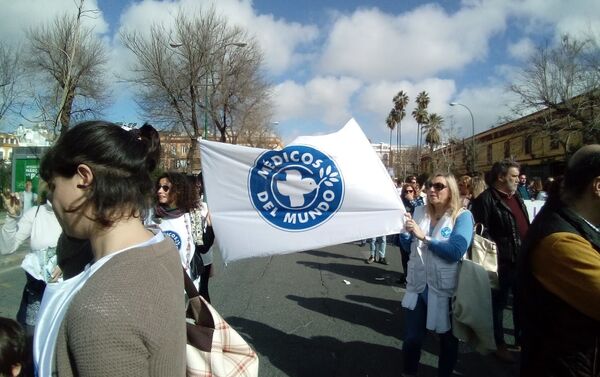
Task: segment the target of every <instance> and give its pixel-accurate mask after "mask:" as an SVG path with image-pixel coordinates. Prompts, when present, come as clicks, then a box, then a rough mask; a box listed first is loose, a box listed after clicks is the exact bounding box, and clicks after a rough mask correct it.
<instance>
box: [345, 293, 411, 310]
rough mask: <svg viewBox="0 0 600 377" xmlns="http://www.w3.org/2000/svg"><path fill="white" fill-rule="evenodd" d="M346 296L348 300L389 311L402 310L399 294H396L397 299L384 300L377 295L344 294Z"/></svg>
mask: <svg viewBox="0 0 600 377" xmlns="http://www.w3.org/2000/svg"><path fill="white" fill-rule="evenodd" d="M346 298H347V299H348V300H350V301H354V302H358V303H363V304H369V305H371V306H375V307H378V308H381V309H384V310H386V311H388V312H390V313H400V312H401V311H402V300H401V297H400V296H398V300H386V299H382V298H378V297H369V296H359V295H346Z"/></svg>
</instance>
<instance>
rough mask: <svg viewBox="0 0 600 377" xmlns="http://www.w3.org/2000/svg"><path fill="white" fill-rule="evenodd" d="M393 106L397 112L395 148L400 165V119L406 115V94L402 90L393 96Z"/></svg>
mask: <svg viewBox="0 0 600 377" xmlns="http://www.w3.org/2000/svg"><path fill="white" fill-rule="evenodd" d="M393 101H394V108H395V109H396V112H397V114H398V118H397V120H398V122H397V123H398V128H396V150H397V151H398V153H400V166H402V152H401V151H400V147H401V145H402V119H404V117H405V116H406V106H407V105H408V95H407V94H406V93H404V91H403V90H401V91H399V92H398V94H396V95H395V96H394V100H393Z"/></svg>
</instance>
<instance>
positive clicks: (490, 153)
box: [487, 144, 492, 164]
mask: <svg viewBox="0 0 600 377" xmlns="http://www.w3.org/2000/svg"><path fill="white" fill-rule="evenodd" d="M487 162H488V164H491V163H492V144H488V146H487Z"/></svg>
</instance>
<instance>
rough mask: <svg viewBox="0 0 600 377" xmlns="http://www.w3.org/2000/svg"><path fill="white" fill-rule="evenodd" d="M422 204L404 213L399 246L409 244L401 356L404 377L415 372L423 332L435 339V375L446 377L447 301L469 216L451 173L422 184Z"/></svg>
mask: <svg viewBox="0 0 600 377" xmlns="http://www.w3.org/2000/svg"><path fill="white" fill-rule="evenodd" d="M425 187H426V189H427V205H425V206H422V207H417V208H416V209H415V212H414V216H411V215H410V214H407V215H406V216H407V220H406V222H405V228H406V230H407V231H408V232H410V234H407V233H404V234H402V235H401V242H403V243H404V244H405V245H406V247H408V246H409V245H410V251H411V253H410V259H409V261H408V277H407V285H406V294H405V295H404V298H403V300H402V306H403V307H404V308H405V318H406V322H405V332H404V344H403V346H402V353H403V358H404V375H406V376H412V375H416V374H417V367H418V365H419V359H420V357H421V346H422V342H423V338H424V337H425V332H426V330H432V331H435V332H436V333H438V334H439V336H440V355H439V362H438V375H439V376H450V375H451V374H452V371H453V370H454V366H455V365H456V360H457V357H458V340H457V339H456V338H455V337H454V335H452V328H451V318H450V307H451V306H450V300H451V298H452V296H453V294H454V291H455V290H456V283H457V281H458V268H459V261H460V260H461V259H462V258H463V255H464V254H465V252H466V251H467V248H468V247H469V245H470V243H471V239H472V238H473V220H472V215H471V213H470V212H469V211H468V210H466V209H464V208H463V207H462V205H461V203H460V194H459V191H458V185H457V184H456V180H455V179H454V177H453V176H452V175H451V174H435V175H434V176H433V178H431V180H430V181H428V182H427V183H426V186H425Z"/></svg>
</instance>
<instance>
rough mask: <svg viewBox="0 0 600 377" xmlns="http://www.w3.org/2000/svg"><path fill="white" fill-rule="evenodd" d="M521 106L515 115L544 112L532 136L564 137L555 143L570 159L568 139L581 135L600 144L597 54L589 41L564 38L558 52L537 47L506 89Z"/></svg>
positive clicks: (599, 52) (594, 42)
mask: <svg viewBox="0 0 600 377" xmlns="http://www.w3.org/2000/svg"><path fill="white" fill-rule="evenodd" d="M510 89H511V91H513V92H514V93H516V94H517V95H518V96H519V98H520V100H521V102H520V104H519V105H517V106H516V107H515V108H514V110H515V112H517V113H518V114H519V115H523V113H524V112H531V111H532V110H543V109H549V111H546V112H543V116H542V117H541V118H540V119H539V121H538V122H536V123H534V124H532V132H536V131H539V130H540V129H541V130H543V131H545V132H546V133H547V134H550V135H555V136H556V135H558V134H559V132H560V133H564V134H566V135H567V137H566V138H564V139H562V140H558V141H559V142H560V143H561V144H562V145H563V148H564V150H565V153H568V152H569V151H568V147H569V143H568V139H569V136H570V135H572V134H573V133H574V132H581V134H582V135H583V142H584V143H599V142H600V117H599V115H600V109H599V103H600V49H599V46H598V41H597V40H595V39H592V38H585V39H576V38H572V37H570V36H568V35H564V36H563V37H562V39H561V41H560V43H559V44H558V45H556V46H548V45H545V46H541V47H539V48H538V49H537V50H536V51H535V52H534V54H533V55H532V56H531V58H530V60H529V62H528V63H527V65H526V66H525V67H523V68H522V70H521V71H520V74H519V78H518V80H517V82H516V83H515V84H513V85H512V86H511V87H510Z"/></svg>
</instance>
